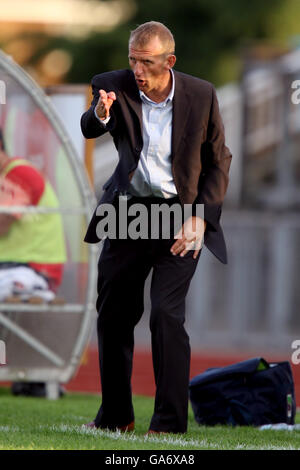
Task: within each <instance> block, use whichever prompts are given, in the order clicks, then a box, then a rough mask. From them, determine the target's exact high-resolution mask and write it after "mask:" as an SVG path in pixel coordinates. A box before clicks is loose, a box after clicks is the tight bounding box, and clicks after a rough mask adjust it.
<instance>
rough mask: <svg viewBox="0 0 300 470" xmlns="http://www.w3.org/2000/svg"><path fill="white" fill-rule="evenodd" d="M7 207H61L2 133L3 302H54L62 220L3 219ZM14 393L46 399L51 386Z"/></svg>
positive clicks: (49, 215)
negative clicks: (7, 145) (8, 147)
mask: <svg viewBox="0 0 300 470" xmlns="http://www.w3.org/2000/svg"><path fill="white" fill-rule="evenodd" d="M1 206H2V209H3V208H6V207H13V206H36V207H37V208H38V207H43V208H44V207H46V208H52V209H56V208H58V207H59V202H58V200H57V197H56V195H55V193H54V190H53V189H52V187H51V185H50V183H49V182H48V181H47V180H46V179H45V178H44V177H43V176H42V174H41V173H40V172H39V171H38V170H37V169H36V168H35V167H34V166H33V165H32V164H31V163H29V162H28V161H26V160H24V159H21V158H10V157H9V156H8V155H7V154H6V152H5V146H4V141H3V136H2V132H1V130H0V302H5V301H9V300H16V299H20V300H21V301H33V300H35V301H36V299H38V300H40V301H46V302H49V301H52V300H53V299H54V298H55V292H56V290H57V288H58V287H59V285H60V283H61V281H62V275H63V265H64V263H65V261H66V253H65V242H64V232H63V223H62V218H61V215H60V214H59V213H57V212H55V211H54V212H46V213H39V212H36V213H22V212H20V213H17V212H13V213H9V214H8V213H5V212H2V213H1ZM12 393H13V394H15V395H31V396H45V394H46V385H45V384H44V383H42V382H15V383H13V385H12ZM60 395H61V396H62V395H63V392H62V389H61V390H60Z"/></svg>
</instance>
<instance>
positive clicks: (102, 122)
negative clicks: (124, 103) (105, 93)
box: [94, 108, 110, 126]
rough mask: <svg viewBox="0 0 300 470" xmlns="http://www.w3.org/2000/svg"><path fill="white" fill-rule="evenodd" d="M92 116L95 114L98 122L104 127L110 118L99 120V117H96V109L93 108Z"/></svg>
mask: <svg viewBox="0 0 300 470" xmlns="http://www.w3.org/2000/svg"><path fill="white" fill-rule="evenodd" d="M94 114H95V116H96V118H97V119H98V121H99V122H100V123H101V124H102V125H104V126H106V124H107V123H108V122H109V120H110V116H108V117H107V118H106V119H100V118H99V116H98V114H97V113H96V108H94Z"/></svg>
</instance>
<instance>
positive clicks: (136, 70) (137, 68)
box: [134, 62, 143, 76]
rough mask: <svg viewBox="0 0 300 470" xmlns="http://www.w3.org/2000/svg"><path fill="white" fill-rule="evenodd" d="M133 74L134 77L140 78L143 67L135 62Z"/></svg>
mask: <svg viewBox="0 0 300 470" xmlns="http://www.w3.org/2000/svg"><path fill="white" fill-rule="evenodd" d="M134 73H135V75H136V76H141V75H142V73H143V66H142V64H141V63H140V62H136V64H135V66H134Z"/></svg>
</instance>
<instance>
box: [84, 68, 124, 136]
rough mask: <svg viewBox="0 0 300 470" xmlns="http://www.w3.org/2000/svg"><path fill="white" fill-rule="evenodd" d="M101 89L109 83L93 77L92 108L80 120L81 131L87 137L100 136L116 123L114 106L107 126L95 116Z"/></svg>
mask: <svg viewBox="0 0 300 470" xmlns="http://www.w3.org/2000/svg"><path fill="white" fill-rule="evenodd" d="M96 82H97V83H96ZM101 89H103V90H106V89H107V85H106V84H105V83H101V80H99V79H98V80H97V78H96V77H94V78H93V79H92V92H93V100H92V103H91V106H90V108H89V109H88V110H87V111H86V112H85V113H84V114H83V115H82V116H81V121H80V125H81V131H82V134H83V135H84V137H85V138H86V139H93V138H95V137H100V136H101V135H103V134H105V132H108V131H109V132H110V131H112V130H113V129H114V128H115V125H116V119H115V113H114V111H113V109H112V107H111V108H110V116H111V119H110V120H109V122H108V123H107V124H106V126H102V125H101V123H100V122H99V121H98V119H97V118H96V116H95V112H94V111H95V107H96V105H97V103H98V100H99V90H101Z"/></svg>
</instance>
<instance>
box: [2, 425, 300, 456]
mask: <svg viewBox="0 0 300 470" xmlns="http://www.w3.org/2000/svg"><path fill="white" fill-rule="evenodd" d="M37 429H38V430H40V431H43V430H47V431H52V432H55V433H71V434H77V435H79V436H93V437H107V438H109V439H114V440H115V441H125V442H136V443H139V444H145V443H147V442H149V443H160V444H162V443H164V444H170V445H173V446H177V447H182V448H187V447H189V448H194V449H195V450H197V449H199V450H201V449H207V448H209V449H218V450H225V449H228V444H227V443H226V442H224V445H222V441H220V443H219V444H214V443H213V442H209V440H208V439H202V440H197V439H188V438H187V439H184V438H182V437H172V436H157V437H155V436H144V437H140V436H137V435H136V434H135V433H134V432H133V433H132V432H125V433H121V432H120V431H104V430H100V429H91V428H86V427H84V426H78V425H69V424H60V425H40V426H38V428H37ZM32 431H34V428H32ZM0 432H3V433H12V432H23V434H24V430H22V428H19V427H16V426H0ZM230 449H231V450H299V448H298V447H293V446H292V445H288V446H275V445H267V446H262V447H259V446H252V445H248V444H236V445H235V446H232V447H230Z"/></svg>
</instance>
